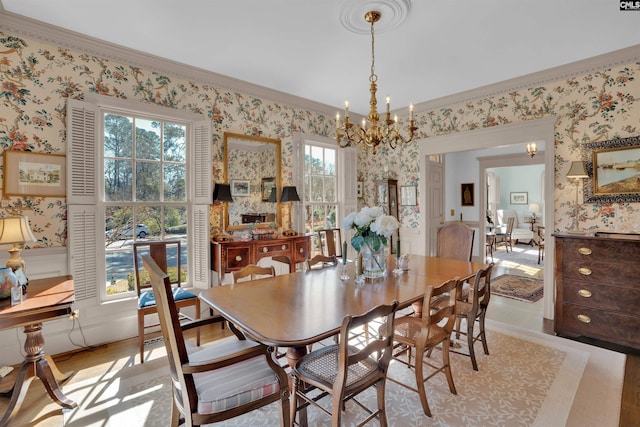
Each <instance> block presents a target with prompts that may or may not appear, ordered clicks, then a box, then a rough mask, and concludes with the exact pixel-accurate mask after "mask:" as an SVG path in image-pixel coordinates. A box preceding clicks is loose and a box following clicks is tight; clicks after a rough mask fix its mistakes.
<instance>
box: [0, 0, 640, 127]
mask: <svg viewBox="0 0 640 427" xmlns="http://www.w3.org/2000/svg"><path fill="white" fill-rule="evenodd" d="M0 30H3V31H8V32H11V33H15V34H19V35H21V36H24V37H30V38H33V39H36V40H39V41H41V42H44V43H49V44H53V45H55V46H60V47H64V48H68V49H73V50H77V51H80V52H83V53H87V54H90V55H95V56H98V57H103V58H107V59H110V60H113V61H117V62H122V63H125V64H129V65H133V66H136V67H141V68H148V69H150V70H153V71H156V72H159V73H161V74H169V75H173V76H176V77H180V78H184V79H186V80H190V81H196V82H200V83H203V84H208V85H213V86H219V87H222V88H226V89H229V90H232V91H238V92H242V93H246V94H249V95H252V96H255V97H258V98H263V99H269V100H272V101H275V102H278V103H282V104H285V105H289V106H292V107H297V108H301V109H306V110H311V111H316V112H318V113H322V114H327V115H333V114H335V111H336V108H337V107H335V106H330V105H327V104H322V103H319V102H316V101H312V100H309V99H306V98H301V97H298V96H295V95H291V94H288V93H285V92H281V91H277V90H274V89H269V88H267V87H264V86H260V85H256V84H253V83H249V82H246V81H244V80H239V79H236V78H233V77H229V76H225V75H223V74H218V73H214V72H212V71H207V70H204V69H202V68H198V67H192V66H189V65H186V64H183V63H180V62H177V61H172V60H170V59H166V58H162V57H159V56H156V55H151V54H148V53H145V52H141V51H138V50H135V49H130V48H127V47H124V46H120V45H116V44H112V43H108V42H105V41H103V40H100V39H96V38H93V37H89V36H86V35H83V34H80V33H77V32H74V31H70V30H66V29H63V28H60V27H56V26H54V25H50V24H46V23H44V22H41V21H37V20H34V19H31V18H27V17H24V16H21V15H17V14H15V13H12V12H8V11H6V10H5V9H4V8H3V7H2V4H1V3H0ZM632 62H640V44H637V45H634V46H630V47H627V48H624V49H620V50H616V51H613V52H609V53H605V54H602V55H598V56H594V57H591V58H587V59H584V60H580V61H576V62H572V63H569V64H565V65H561V66H558V67H554V68H549V69H547V70H543V71H539V72H536V73H531V74H527V75H524V76H520V77H516V78H513V79H509V80H504V81H501V82H498V83H494V84H490V85H486V86H481V87H478V88H475V89H471V90H468V91H464V92H459V93H456V94H453V95H449V96H445V97H441V98H437V99H434V100H429V101H424V102H420V103H417V104H415V105H414V111H416V112H426V111H432V110H437V109H441V108H447V107H450V106H453V105H455V104H460V103H465V102H471V101H476V100H478V99H482V98H488V97H492V96H496V95H499V94H503V93H508V92H513V91H516V90H522V89H526V88H529V87H536V86H541V85H546V84H549V83H552V82H556V81H560V80H566V79H569V78H572V77H576V76H579V75H583V74H588V73H590V72H595V71H600V70H604V69H608V68H612V67H615V66H618V65H623V64H628V63H632ZM338 109H339V108H338ZM397 111H398V114H400V115H406V111H404V110H403V111H402V112H400V110H397Z"/></svg>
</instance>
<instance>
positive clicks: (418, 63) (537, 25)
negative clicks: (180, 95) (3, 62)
mask: <svg viewBox="0 0 640 427" xmlns="http://www.w3.org/2000/svg"><path fill="white" fill-rule="evenodd" d="M0 1H1V2H2V5H3V6H4V9H5V10H7V11H9V12H13V13H16V14H19V15H23V16H26V17H29V18H33V19H36V20H39V21H43V22H46V23H49V24H52V25H56V26H59V27H62V28H66V29H69V30H72V31H75V32H78V33H81V34H85V35H89V36H92V37H95V38H98V39H101V40H105V41H108V42H111V43H115V44H118V45H122V46H126V47H129V48H133V49H136V50H139V51H143V52H147V53H150V54H153V55H157V56H160V57H164V58H168V59H172V60H174V61H178V62H182V63H185V64H188V65H192V66H195V67H199V68H202V69H206V70H211V71H214V72H216V73H219V74H223V75H227V76H232V77H234V78H237V79H240V80H245V81H248V82H251V83H255V84H258V85H261V86H265V87H268V88H271V89H276V90H279V91H282V92H286V93H289V94H292V95H296V96H300V97H302V98H306V99H310V100H313V101H317V102H321V103H324V104H327V105H331V106H336V108H342V105H343V103H344V100H345V99H346V98H348V99H349V102H350V107H351V110H352V111H354V112H358V113H361V114H366V113H367V111H368V105H369V72H370V65H371V63H370V62H371V37H370V35H369V33H368V32H367V33H366V34H364V35H363V34H355V33H354V32H351V31H348V30H347V29H346V28H344V27H343V26H342V24H341V13H342V11H344V10H345V9H346V8H348V7H354V5H356V3H357V7H360V8H362V7H365V8H368V6H363V4H364V5H371V4H373V5H375V6H379V7H382V8H384V7H394V5H395V4H400V5H403V6H405V5H407V4H409V9H410V10H409V11H408V14H407V16H406V19H404V22H402V23H401V24H400V25H399V26H397V27H396V28H385V26H388V25H387V24H388V22H385V16H383V21H381V22H380V24H376V27H375V28H376V49H375V56H376V74H377V75H378V103H379V109H382V108H383V103H384V98H385V96H386V95H390V96H391V106H392V109H393V108H406V107H407V106H408V104H409V103H410V102H413V103H418V102H424V101H429V100H433V99H437V98H440V97H444V96H447V95H451V94H454V93H459V92H463V91H465V90H469V89H473V88H477V87H480V86H485V85H488V84H493V83H497V82H500V81H503V80H508V79H511V78H515V77H519V76H523V75H526V74H529V73H533V72H537V71H541V70H545V69H548V68H552V67H556V66H559V65H563V64H567V63H571V62H574V61H578V60H581V59H586V58H590V57H592V56H596V55H600V54H603V53H607V52H611V51H614V50H618V49H622V48H625V47H629V46H633V45H637V44H638V43H640V31H638V28H639V21H640V11H637V12H635V11H620V10H619V2H618V0H466V1H453V0H413V1H412V2H410V0H368V1H367V2H363V1H362V0H306V1H305V0H272V1H266V0H136V1H131V0H109V1H106V0H102V1H100V0H95V1H89V0H47V1H44V0H0ZM389 2H390V3H391V5H390V6H389V5H388V4H387V3H389ZM388 16H389V15H387V17H388ZM364 25H368V24H366V23H364ZM378 28H380V30H378Z"/></svg>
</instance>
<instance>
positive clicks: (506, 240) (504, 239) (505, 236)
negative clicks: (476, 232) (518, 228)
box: [496, 217, 515, 252]
mask: <svg viewBox="0 0 640 427" xmlns="http://www.w3.org/2000/svg"><path fill="white" fill-rule="evenodd" d="M514 221H515V218H513V217H509V218H507V228H506V229H505V231H504V232H496V249H498V246H500V245H504V246H505V249H506V251H507V252H509V249H511V251H513V243H512V240H513V239H512V238H511V233H512V232H513V222H514Z"/></svg>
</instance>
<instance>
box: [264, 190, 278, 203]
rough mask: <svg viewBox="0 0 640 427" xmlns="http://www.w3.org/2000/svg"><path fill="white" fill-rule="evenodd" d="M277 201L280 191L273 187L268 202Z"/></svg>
mask: <svg viewBox="0 0 640 427" xmlns="http://www.w3.org/2000/svg"><path fill="white" fill-rule="evenodd" d="M277 201H278V191H277V190H276V187H273V188H272V189H271V194H269V198H268V199H267V202H271V203H275V202H277Z"/></svg>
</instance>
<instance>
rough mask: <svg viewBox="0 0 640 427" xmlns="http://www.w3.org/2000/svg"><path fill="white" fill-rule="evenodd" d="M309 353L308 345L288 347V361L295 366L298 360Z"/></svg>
mask: <svg viewBox="0 0 640 427" xmlns="http://www.w3.org/2000/svg"><path fill="white" fill-rule="evenodd" d="M305 354H307V347H306V346H302V347H287V362H288V363H289V367H290V368H294V367H295V366H296V363H298V360H300V359H301V358H302V356H304V355H305Z"/></svg>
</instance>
